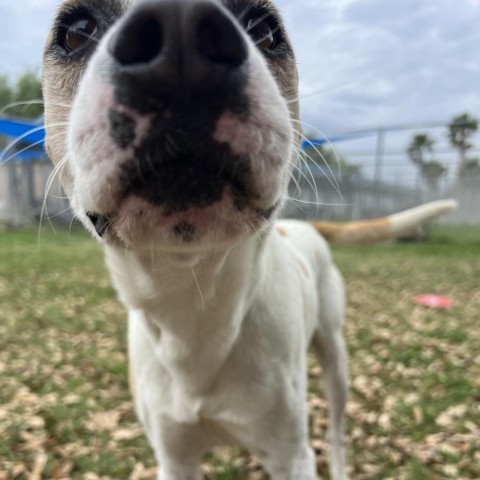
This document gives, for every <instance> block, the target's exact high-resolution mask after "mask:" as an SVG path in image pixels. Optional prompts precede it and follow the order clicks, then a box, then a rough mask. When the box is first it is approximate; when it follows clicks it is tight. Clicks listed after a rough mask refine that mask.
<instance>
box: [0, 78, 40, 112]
mask: <svg viewBox="0 0 480 480" xmlns="http://www.w3.org/2000/svg"><path fill="white" fill-rule="evenodd" d="M37 100H38V101H39V102H41V101H42V86H41V82H40V79H39V78H38V75H37V74H36V73H34V72H26V73H24V74H23V75H22V76H21V77H19V78H18V80H17V81H16V82H12V80H11V79H10V78H9V77H8V76H6V75H0V112H1V113H0V114H1V115H8V116H10V117H18V118H34V119H36V118H38V117H39V116H41V115H42V113H43V104H42V103H40V104H29V103H25V102H30V101H37ZM22 102H23V103H22ZM15 103H19V105H14V104H15Z"/></svg>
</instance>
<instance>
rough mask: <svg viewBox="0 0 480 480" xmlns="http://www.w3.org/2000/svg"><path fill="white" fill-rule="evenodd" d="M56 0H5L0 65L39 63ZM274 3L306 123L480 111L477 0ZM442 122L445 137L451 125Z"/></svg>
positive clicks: (338, 125) (331, 125)
mask: <svg viewBox="0 0 480 480" xmlns="http://www.w3.org/2000/svg"><path fill="white" fill-rule="evenodd" d="M99 1H102V0H99ZM59 3H60V2H59V0H16V1H12V0H0V18H1V19H2V28H1V29H0V73H7V74H9V75H12V76H15V75H18V74H20V73H22V72H23V71H25V70H26V69H38V68H39V65H40V58H41V50H42V45H43V42H44V38H45V36H46V32H47V30H48V27H49V23H50V21H51V20H52V18H53V14H54V11H55V9H56V7H57V6H58V4H59ZM277 4H278V5H279V7H280V9H281V11H282V12H283V14H284V17H285V21H286V24H287V27H288V29H289V31H290V36H291V38H292V41H293V45H294V48H295V50H296V56H297V62H298V68H299V71H300V78H301V83H300V97H301V99H302V102H301V110H302V120H303V121H304V122H305V124H306V126H305V127H304V130H305V131H307V132H313V131H316V130H319V131H320V132H323V133H326V134H329V133H332V132H344V131H351V130H358V129H363V128H370V127H377V126H390V125H398V124H401V125H403V124H414V125H420V126H422V125H424V124H429V123H432V122H433V123H437V122H448V121H449V120H451V118H452V117H453V116H455V115H457V114H459V113H463V112H469V113H470V114H471V115H473V116H476V117H480V28H479V25H480V0H277ZM436 131H438V129H436ZM436 131H433V133H432V135H433V136H434V137H438V142H439V143H441V142H442V141H443V140H442V138H443V137H444V136H445V135H444V132H442V135H441V134H440V133H439V132H437V133H436ZM395 137H396V135H394V134H392V135H390V137H389V139H387V140H388V141H389V142H390V143H391V144H392V148H393V145H397V144H398V145H400V144H403V143H405V141H406V140H405V139H404V140H400V139H397V140H394V138H395ZM404 137H405V135H404ZM402 138H403V137H402ZM402 142H403V143H402ZM479 143H480V142H479ZM340 148H342V147H340ZM348 148H354V149H355V148H356V149H357V150H358V149H367V150H368V149H372V148H374V143H373V144H368V146H367V144H366V143H365V142H364V143H360V144H358V145H357V146H355V145H354V146H353V147H352V143H349V147H348ZM395 148H401V147H400V146H398V147H397V146H396V147H395ZM440 148H443V147H441V145H440Z"/></svg>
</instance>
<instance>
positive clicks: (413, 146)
mask: <svg viewBox="0 0 480 480" xmlns="http://www.w3.org/2000/svg"><path fill="white" fill-rule="evenodd" d="M434 143H435V142H434V141H433V140H432V139H431V138H430V137H429V136H428V135H427V134H426V133H417V134H416V135H415V136H414V137H413V139H412V141H411V143H410V145H409V146H408V149H407V153H408V156H409V157H410V160H411V161H412V163H413V164H414V165H417V166H421V165H423V164H424V163H425V162H426V158H425V157H426V156H427V155H428V156H430V159H431V157H432V156H433V144H434Z"/></svg>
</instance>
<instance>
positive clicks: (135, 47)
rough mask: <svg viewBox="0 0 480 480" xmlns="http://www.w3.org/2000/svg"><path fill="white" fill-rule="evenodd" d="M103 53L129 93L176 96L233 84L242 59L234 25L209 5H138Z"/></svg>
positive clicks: (174, 0) (157, 0)
mask: <svg viewBox="0 0 480 480" xmlns="http://www.w3.org/2000/svg"><path fill="white" fill-rule="evenodd" d="M109 52H110V54H111V55H112V57H113V59H114V74H115V75H116V76H117V78H118V77H119V78H120V82H118V83H128V87H127V88H128V89H129V90H130V92H131V91H132V90H136V89H139V88H140V89H141V90H142V94H143V95H149V94H151V95H156V96H158V95H162V94H163V95H165V94H167V95H174V96H175V95H176V96H181V97H188V96H191V95H192V94H193V95H198V94H202V93H206V92H209V91H213V90H215V89H217V88H218V87H219V86H222V89H224V88H227V87H228V83H231V82H238V81H239V80H240V79H241V78H242V77H244V76H245V63H246V58H247V55H248V50H247V45H246V42H245V38H244V36H243V34H242V32H241V30H240V26H239V25H238V22H237V21H236V20H235V19H234V17H233V16H232V15H231V14H230V12H228V11H227V10H226V9H225V8H224V7H223V6H221V5H220V4H219V3H217V2H216V1H215V0H150V1H145V2H141V3H140V4H138V5H137V6H135V7H134V8H133V9H132V10H131V12H130V13H129V14H128V16H127V17H126V18H125V19H124V21H123V24H121V25H120V27H119V29H118V30H117V31H116V32H115V34H114V35H113V36H112V38H111V39H110V43H109ZM225 84H227V85H226V86H225Z"/></svg>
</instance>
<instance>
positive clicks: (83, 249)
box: [0, 226, 480, 480]
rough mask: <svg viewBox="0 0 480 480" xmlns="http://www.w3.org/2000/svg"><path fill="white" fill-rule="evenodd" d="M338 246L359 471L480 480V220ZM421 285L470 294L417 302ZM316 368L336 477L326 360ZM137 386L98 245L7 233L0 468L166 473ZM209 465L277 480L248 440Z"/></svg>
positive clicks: (1, 256)
mask: <svg viewBox="0 0 480 480" xmlns="http://www.w3.org/2000/svg"><path fill="white" fill-rule="evenodd" d="M334 257H335V260H336V262H337V263H338V265H339V267H340V269H341V270H342V272H343V274H344V277H345V280H346V284H347V291H348V299H349V301H348V310H347V324H346V338H347V343H348V348H349V351H350V368H351V377H352V394H351V401H350V404H349V408H348V412H349V415H348V437H349V464H350V468H351V470H352V472H351V474H352V478H353V479H360V480H362V479H365V480H366V479H369V480H371V479H373V480H376V479H378V480H381V479H382V480H385V479H388V478H391V479H405V480H417V479H418V480H420V479H422V480H423V479H433V480H435V479H444V478H445V479H447V478H456V479H477V478H480V454H479V452H480V430H479V428H480V427H479V424H480V410H479V407H478V405H480V394H479V392H480V380H479V379H480V328H479V324H478V321H479V311H480V288H479V280H478V279H479V278H480V228H478V227H470V226H460V227H459V226H454V227H452V226H443V227H437V228H435V229H434V230H433V232H432V235H431V238H430V239H429V241H428V242H426V243H420V244H416V243H404V244H390V245H380V246H376V247H368V248H334ZM422 293H437V294H443V295H448V296H451V297H452V298H453V299H454V301H455V305H454V307H453V308H452V309H450V310H447V311H436V310H429V309H425V308H422V307H419V306H416V305H415V304H414V302H413V299H414V297H415V296H416V295H418V294H422ZM310 378H311V393H310V395H309V399H310V404H311V405H310V406H311V412H312V413H311V427H312V438H313V440H314V444H315V445H316V446H317V447H318V445H320V446H319V447H318V448H317V447H316V448H317V450H318V452H319V455H318V465H319V472H320V473H321V475H322V478H328V475H327V474H326V473H325V472H326V468H327V467H326V465H327V464H326V458H325V453H324V451H325V448H324V444H323V443H322V438H323V435H324V433H325V425H326V420H325V410H324V408H323V407H318V404H316V405H314V400H315V399H317V398H319V396H320V397H321V396H322V391H321V388H320V387H319V382H318V368H316V367H315V366H313V363H312V371H311V375H310ZM127 383H128V382H127V358H126V322H125V312H124V311H123V308H122V307H121V306H120V305H119V304H118V302H117V300H116V296H115V292H114V291H113V289H112V288H111V286H110V282H109V279H108V275H107V273H106V270H105V268H104V264H103V257H102V252H101V249H100V248H99V247H98V246H97V245H96V243H95V242H94V241H93V240H91V239H90V238H89V237H88V236H87V235H86V234H84V233H83V232H82V231H80V230H78V231H77V230H74V231H72V232H70V233H68V234H67V233H58V234H54V233H52V232H44V233H43V234H42V236H41V238H40V241H38V239H37V235H36V232H34V231H30V230H25V231H16V232H1V233H0V384H1V388H0V480H6V479H13V478H18V479H28V478H30V477H29V475H30V473H31V472H32V471H33V470H35V469H37V470H38V471H41V472H42V475H41V477H38V478H44V479H50V478H52V479H54V478H59V479H60V478H63V479H67V478H72V479H77V478H78V479H80V478H89V479H90V478H92V479H95V478H102V479H128V478H131V475H132V472H134V471H135V472H137V477H135V478H154V477H153V476H152V475H153V470H151V469H152V467H154V465H155V461H154V459H153V456H152V453H151V451H150V448H149V447H148V445H147V442H146V440H145V439H144V437H143V434H142V432H141V430H140V428H139V426H138V424H137V422H136V419H135V415H134V413H133V408H132V402H131V399H130V394H129V392H128V385H127ZM319 442H320V443H319ZM44 460H45V463H44ZM204 469H205V472H206V474H207V478H208V479H210V480H245V479H256V478H259V479H260V478H263V476H262V473H261V471H260V470H259V467H258V464H256V463H255V461H253V460H252V459H251V458H250V457H249V456H248V454H247V453H246V452H244V451H240V450H234V451H229V450H221V451H219V452H217V453H216V454H215V455H214V456H212V455H208V456H207V457H205V464H204ZM140 472H144V474H143V476H142V475H141V474H140ZM87 474H90V475H89V476H88V475H87ZM132 478H134V477H133V476H132Z"/></svg>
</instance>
